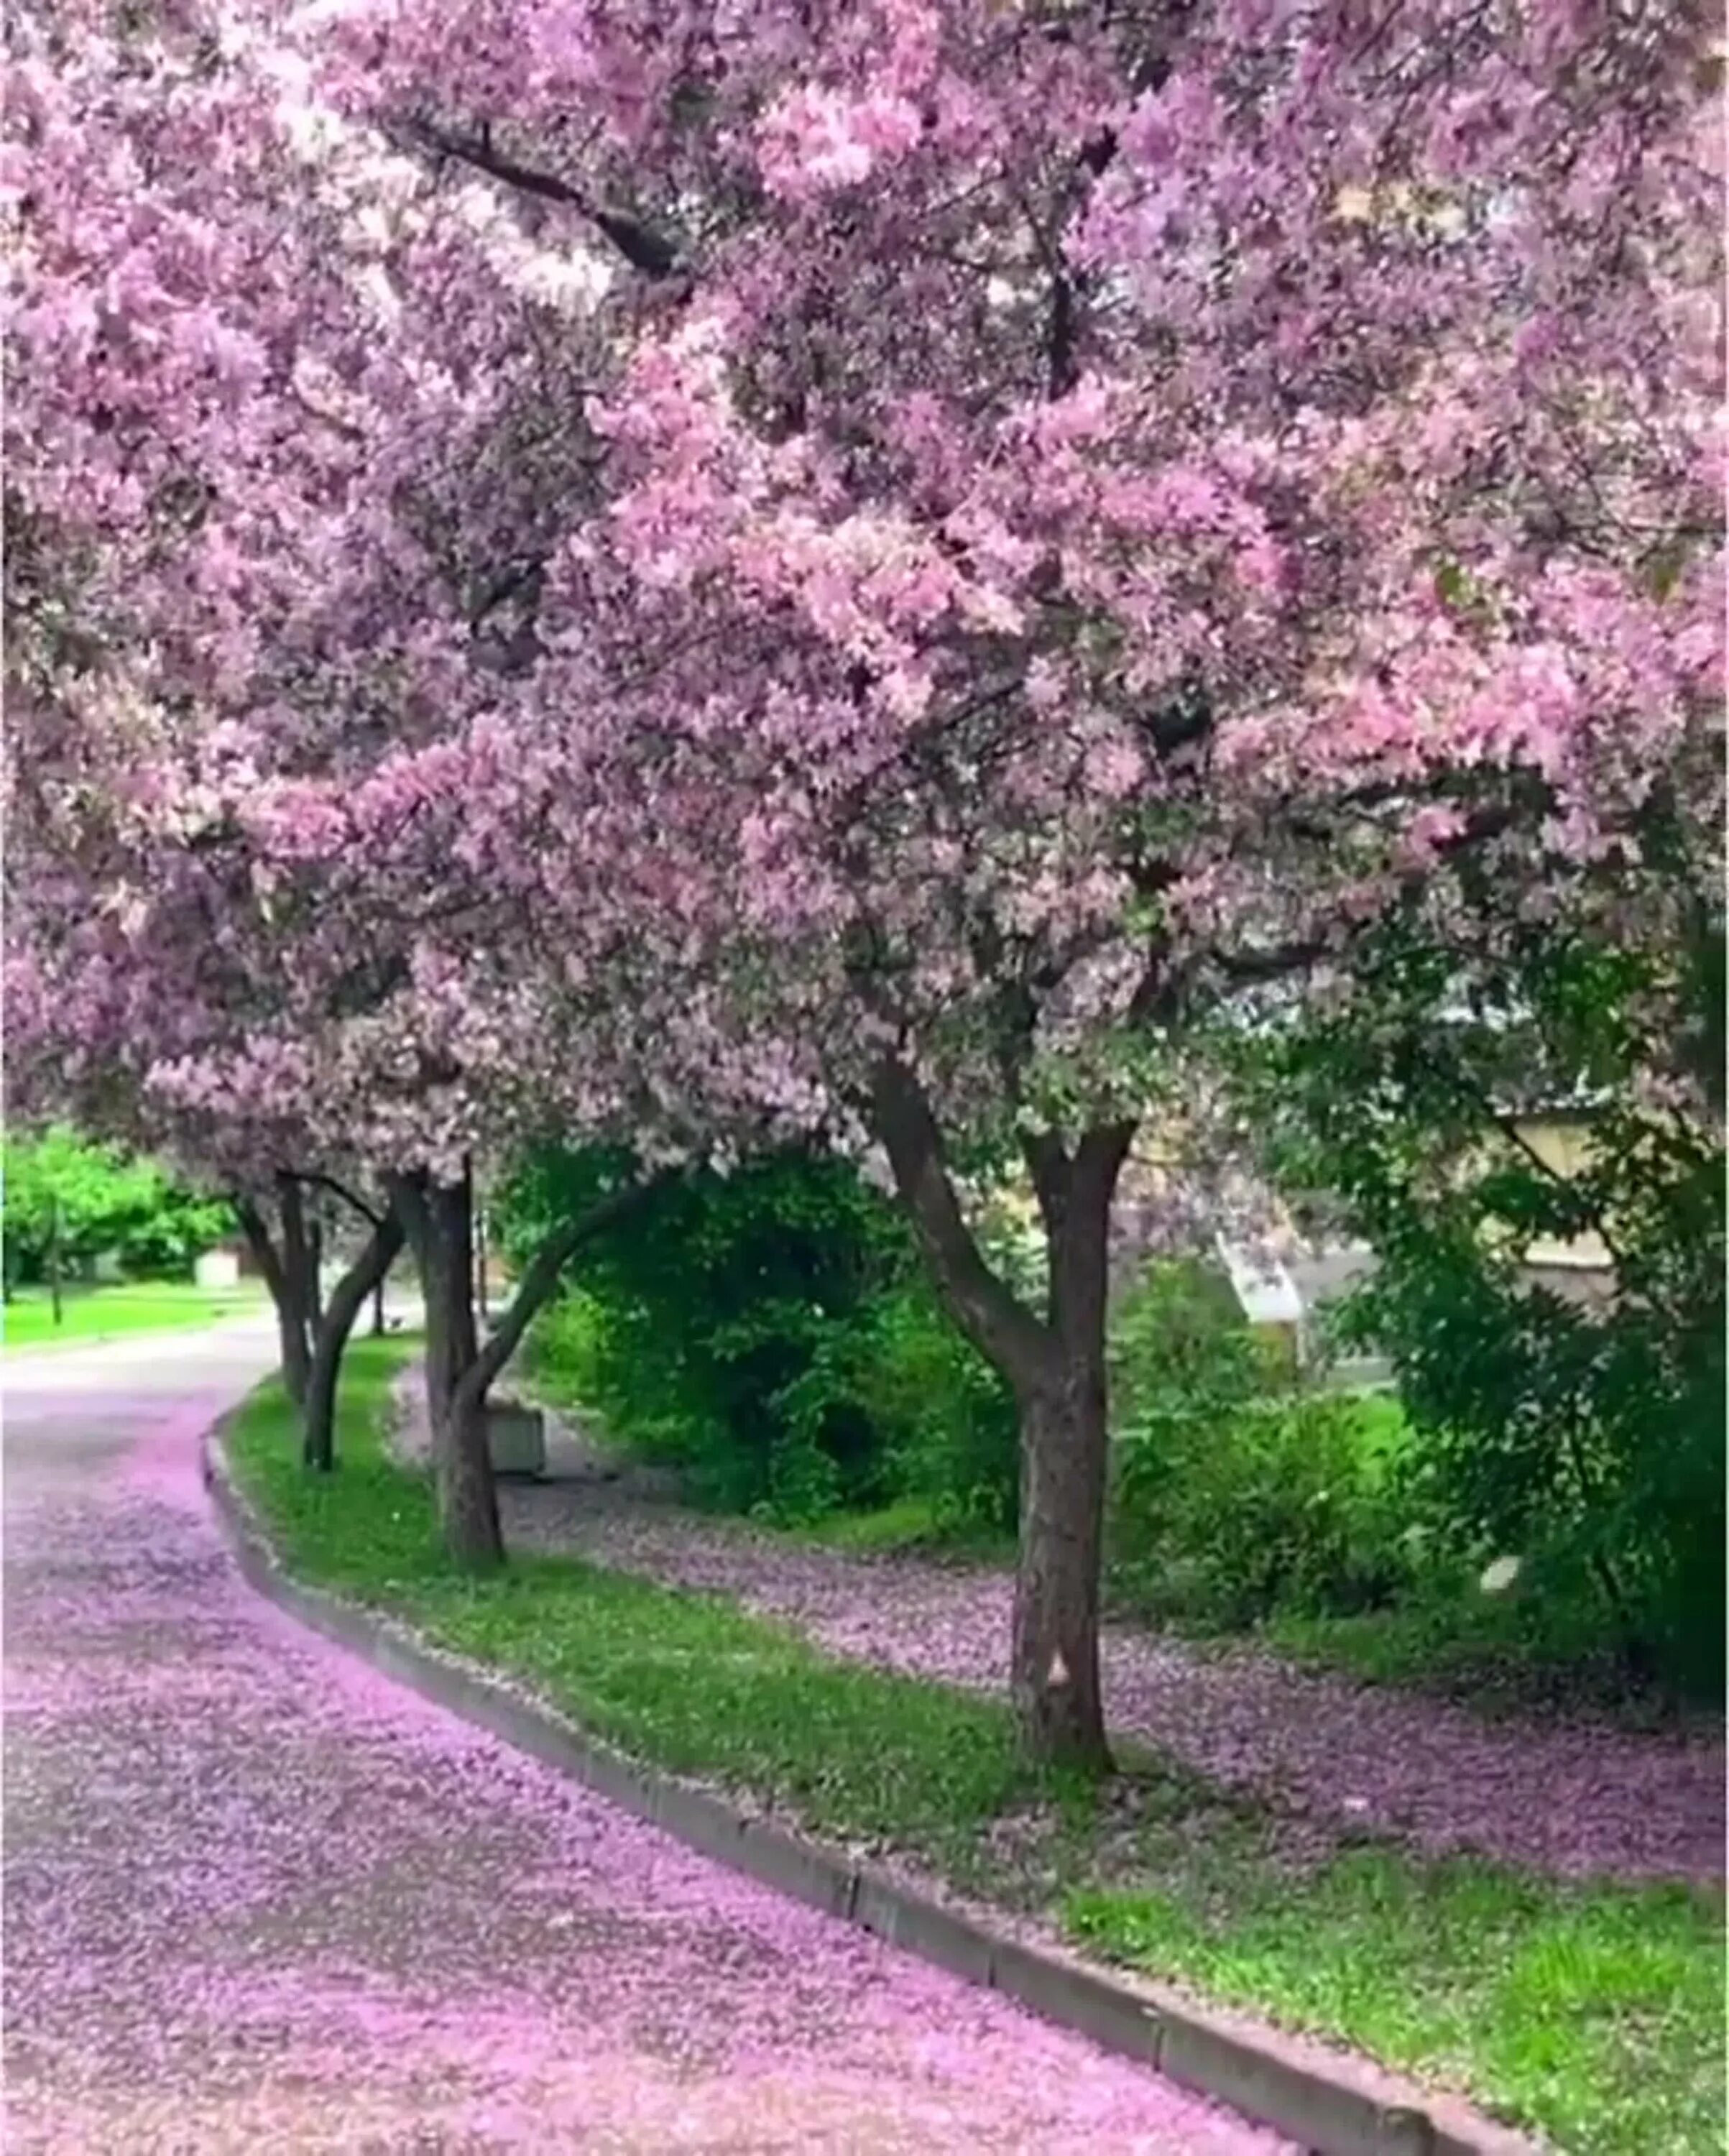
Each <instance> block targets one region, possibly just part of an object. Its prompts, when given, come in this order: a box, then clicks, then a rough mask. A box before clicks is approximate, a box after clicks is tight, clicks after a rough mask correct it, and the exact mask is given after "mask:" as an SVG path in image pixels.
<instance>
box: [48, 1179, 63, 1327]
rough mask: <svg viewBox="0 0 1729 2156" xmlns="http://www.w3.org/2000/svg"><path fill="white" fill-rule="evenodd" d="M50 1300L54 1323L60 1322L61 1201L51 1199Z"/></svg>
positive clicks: (49, 1218)
mask: <svg viewBox="0 0 1729 2156" xmlns="http://www.w3.org/2000/svg"><path fill="white" fill-rule="evenodd" d="M48 1299H49V1306H50V1307H51V1308H52V1310H53V1312H54V1323H55V1324H56V1325H58V1324H59V1322H60V1201H59V1199H58V1198H51V1199H49V1205H48Z"/></svg>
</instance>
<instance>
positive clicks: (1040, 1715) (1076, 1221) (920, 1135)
mask: <svg viewBox="0 0 1729 2156" xmlns="http://www.w3.org/2000/svg"><path fill="white" fill-rule="evenodd" d="M873 1106H874V1109H875V1116H874V1120H875V1127H876V1130H877V1134H878V1136H879V1137H880V1138H881V1139H882V1142H883V1143H884V1146H885V1148H886V1150H887V1152H888V1155H889V1159H890V1165H891V1166H892V1167H893V1168H894V1171H895V1185H896V1188H897V1189H898V1190H899V1192H900V1199H901V1202H902V1204H903V1205H904V1206H905V1208H906V1211H907V1213H908V1214H909V1216H910V1218H911V1222H912V1225H913V1228H914V1230H915V1233H916V1236H917V1239H918V1241H919V1244H920V1246H921V1250H922V1251H923V1253H924V1255H925V1258H926V1262H927V1264H928V1265H929V1266H930V1269H931V1276H932V1277H933V1279H934V1280H935V1281H936V1286H937V1289H938V1291H939V1292H940V1294H941V1296H942V1299H943V1301H944V1303H945V1305H946V1306H947V1308H948V1310H949V1312H950V1313H951V1315H952V1317H954V1319H955V1320H956V1322H957V1324H958V1325H959V1326H960V1327H962V1331H963V1332H966V1333H967V1337H969V1338H970V1339H971V1340H972V1342H973V1344H974V1345H975V1346H976V1347H977V1348H978V1349H979V1351H980V1353H982V1354H983V1355H984V1356H985V1357H987V1358H988V1360H989V1361H990V1362H992V1363H993V1364H994V1365H995V1366H996V1368H998V1371H1000V1372H1001V1373H1002V1374H1003V1378H1005V1379H1006V1381H1007V1382H1008V1385H1009V1387H1010V1389H1011V1390H1012V1391H1013V1394H1014V1398H1015V1402H1016V1404H1017V1407H1018V1413H1019V1421H1020V1499H1021V1517H1020V1533H1019V1543H1018V1560H1017V1564H1016V1570H1015V1593H1014V1619H1013V1640H1012V1644H1011V1655H1010V1681H1011V1688H1012V1694H1013V1703H1014V1710H1015V1718H1016V1723H1017V1727H1018V1734H1019V1738H1020V1742H1021V1745H1022V1748H1023V1749H1024V1752H1025V1753H1027V1755H1028V1757H1029V1758H1031V1759H1033V1760H1034V1761H1036V1762H1038V1763H1041V1764H1055V1763H1070V1764H1075V1765H1079V1766H1082V1767H1085V1768H1090V1769H1096V1770H1101V1771H1102V1770H1105V1769H1107V1768H1109V1766H1110V1764H1111V1754H1110V1748H1109V1746H1108V1744H1107V1743H1106V1735H1105V1717H1104V1705H1103V1697H1102V1688H1101V1683H1100V1675H1099V1588H1100V1568H1101V1556H1102V1549H1103V1539H1104V1512H1105V1483H1106V1464H1107V1459H1108V1450H1107V1435H1106V1433H1107V1420H1106V1376H1105V1305H1106V1293H1105V1291H1106V1250H1107V1245H1108V1240H1109V1227H1110V1217H1111V1196H1112V1193H1113V1192H1114V1191H1115V1189H1116V1178H1117V1174H1118V1172H1119V1171H1120V1169H1121V1165H1122V1161H1123V1158H1124V1156H1125V1154H1126V1152H1127V1150H1128V1146H1129V1141H1130V1138H1131V1136H1132V1133H1133V1127H1132V1125H1130V1124H1127V1123H1118V1124H1110V1125H1101V1126H1100V1127H1096V1128H1095V1129H1093V1130H1091V1131H1089V1132H1087V1133H1086V1134H1085V1136H1084V1137H1082V1138H1081V1140H1080V1142H1079V1144H1078V1145H1077V1146H1075V1147H1074V1148H1073V1149H1072V1150H1069V1149H1065V1147H1063V1146H1062V1145H1061V1144H1060V1143H1059V1142H1058V1141H1057V1140H1056V1139H1055V1138H1054V1137H1045V1138H1034V1139H1031V1140H1029V1142H1027V1145H1026V1147H1025V1150H1026V1154H1027V1159H1028V1163H1029V1167H1030V1168H1031V1169H1032V1171H1033V1179H1034V1187H1035V1188H1036V1190H1037V1192H1038V1196H1039V1210H1040V1213H1041V1214H1042V1216H1043V1218H1044V1226H1045V1232H1046V1235H1047V1238H1048V1240H1049V1253H1050V1291H1049V1304H1048V1307H1047V1310H1046V1312H1045V1314H1044V1317H1039V1316H1038V1315H1036V1314H1035V1313H1034V1312H1032V1311H1030V1310H1029V1309H1028V1308H1027V1307H1026V1306H1025V1305H1024V1303H1022V1302H1021V1301H1019V1299H1018V1297H1017V1296H1015V1295H1014V1294H1013V1291H1012V1290H1011V1289H1009V1287H1008V1286H1007V1285H1006V1284H1005V1283H1004V1282H1003V1281H1001V1280H1000V1279H999V1278H998V1276H997V1275H996V1274H995V1273H994V1272H993V1271H992V1270H991V1268H990V1266H989V1265H988V1264H987V1263H986V1261H985V1260H984V1257H983V1255H982V1253H981V1252H980V1250H979V1249H978V1246H977V1243H976V1241H975V1240H974V1239H973V1237H972V1233H971V1231H970V1229H968V1228H967V1224H966V1220H965V1219H964V1217H963V1215H962V1211H961V1208H960V1204H959V1202H958V1199H957V1196H956V1193H955V1189H954V1185H953V1183H952V1181H951V1179H950V1177H949V1174H948V1170H947V1165H946V1163H945V1161H944V1158H943V1148H942V1141H941V1132H939V1130H938V1128H937V1126H936V1120H935V1117H934V1116H933V1115H932V1113H931V1108H930V1105H929V1102H928V1101H927V1100H926V1097H925V1095H924V1093H923V1091H922V1090H921V1088H920V1086H919V1085H918V1082H917V1080H916V1078H915V1077H914V1075H912V1073H911V1071H909V1070H907V1069H906V1067H905V1065H900V1064H899V1063H897V1062H894V1061H889V1062H885V1064H884V1065H882V1066H880V1069H879V1071H878V1073H877V1076H876V1081H875V1086H874V1088H873Z"/></svg>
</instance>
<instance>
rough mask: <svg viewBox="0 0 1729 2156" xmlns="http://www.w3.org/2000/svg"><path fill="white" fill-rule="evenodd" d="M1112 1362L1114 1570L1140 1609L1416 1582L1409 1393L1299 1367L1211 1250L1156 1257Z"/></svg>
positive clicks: (1270, 1601) (1189, 1615) (1252, 1616)
mask: <svg viewBox="0 0 1729 2156" xmlns="http://www.w3.org/2000/svg"><path fill="white" fill-rule="evenodd" d="M1111 1363H1112V1368H1111V1379H1112V1387H1113V1399H1114V1403H1115V1413H1114V1417H1113V1423H1114V1430H1115V1435H1116V1472H1115V1476H1114V1487H1113V1498H1112V1511H1111V1572H1112V1577H1113V1583H1114V1584H1115V1586H1116V1589H1118V1591H1119V1592H1121V1594H1124V1595H1126V1597H1127V1598H1129V1599H1131V1600H1132V1601H1133V1602H1134V1603H1135V1604H1136V1606H1138V1607H1139V1608H1140V1609H1142V1610H1144V1611H1146V1612H1147V1613H1148V1614H1157V1615H1162V1616H1168V1617H1173V1618H1178V1619H1182V1620H1188V1621H1192V1622H1199V1623H1203V1624H1208V1625H1218V1626H1221V1627H1224V1628H1227V1629H1232V1630H1235V1629H1240V1628H1244V1627H1247V1626H1250V1625H1257V1624H1260V1623H1261V1622H1263V1621H1265V1620H1266V1619H1267V1618H1269V1617H1270V1616H1272V1615H1274V1614H1275V1613H1292V1614H1306V1615H1348V1614H1354V1613H1356V1612H1357V1611H1360V1610H1363V1609H1373V1608H1376V1607H1378V1606H1380V1605H1382V1604H1385V1603H1386V1602H1388V1600H1390V1599H1392V1598H1393V1596H1394V1595H1395V1594H1397V1593H1398V1591H1399V1590H1400V1589H1401V1588H1402V1587H1403V1586H1405V1585H1406V1584H1408V1581H1409V1580H1410V1578H1411V1577H1412V1573H1413V1566H1414V1563H1415V1560H1416V1558H1417V1555H1418V1552H1419V1548H1420V1540H1419V1537H1418V1536H1417V1535H1416V1534H1413V1532H1412V1521H1411V1517H1410V1513H1409V1511H1408V1506H1407V1502H1406V1499H1405V1496H1404V1492H1403V1487H1402V1484H1403V1475H1404V1471H1405V1470H1406V1468H1407V1466H1408V1460H1407V1458H1406V1451H1405V1436H1404V1431H1403V1424H1402V1421H1401V1419H1400V1416H1399V1414H1398V1409H1397V1407H1396V1406H1395V1405H1393V1404H1391V1403H1388V1402H1385V1401H1379V1400H1375V1399H1365V1398H1362V1397H1360V1396H1356V1395H1352V1394H1335V1393H1329V1392H1326V1391H1323V1390H1321V1389H1317V1388H1316V1387H1314V1386H1311V1385H1308V1384H1305V1383H1302V1382H1301V1381H1298V1380H1295V1379H1293V1378H1290V1376H1289V1374H1288V1373H1287V1372H1286V1370H1285V1368H1284V1366H1283V1364H1282V1362H1281V1359H1280V1358H1279V1357H1278V1356H1277V1354H1276V1353H1275V1352H1273V1351H1271V1350H1270V1349H1269V1348H1268V1347H1266V1346H1265V1344H1264V1343H1263V1342H1261V1341H1260V1340H1259V1339H1258V1338H1257V1337H1256V1336H1255V1335H1254V1333H1253V1332H1251V1331H1250V1330H1249V1327H1247V1326H1246V1325H1245V1324H1244V1322H1243V1321H1242V1318H1241V1317H1240V1314H1239V1312H1238V1309H1237V1306H1236V1304H1235V1301H1234V1297H1233V1296H1232V1295H1231V1291H1230V1289H1229V1285H1228V1284H1227V1283H1226V1282H1224V1281H1223V1280H1221V1279H1219V1278H1218V1277H1217V1276H1214V1275H1213V1274H1210V1273H1208V1271H1206V1270H1204V1269H1203V1268H1201V1267H1199V1266H1196V1265H1159V1266H1155V1267H1153V1268H1152V1269H1151V1270H1149V1271H1148V1272H1147V1275H1146V1276H1144V1277H1143V1278H1142V1281H1140V1282H1139V1283H1138V1284H1137V1286H1136V1287H1135V1288H1134V1289H1133V1290H1132V1291H1131V1292H1130V1294H1129V1295H1127V1296H1126V1297H1125V1298H1124V1301H1123V1303H1122V1305H1121V1308H1120V1309H1119V1311H1118V1312H1117V1313H1116V1317H1115V1320H1114V1322H1113V1327H1112V1338H1111Z"/></svg>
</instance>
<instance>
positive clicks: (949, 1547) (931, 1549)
mask: <svg viewBox="0 0 1729 2156" xmlns="http://www.w3.org/2000/svg"><path fill="white" fill-rule="evenodd" d="M798 1539H799V1540H800V1541H802V1542H815V1543H823V1544H824V1545H825V1546H826V1547H827V1548H829V1549H840V1550H850V1551H854V1552H855V1553H858V1554H859V1555H861V1556H863V1555H870V1556H879V1555H884V1554H886V1553H891V1552H893V1551H896V1550H923V1551H925V1552H926V1553H929V1554H930V1555H932V1556H937V1557H946V1558H955V1559H957V1561H960V1562H963V1563H971V1564H1012V1563H1013V1562H1014V1543H1013V1540H1012V1538H1011V1537H1008V1536H1006V1535H993V1534H991V1533H989V1532H987V1531H985V1530H983V1529H982V1528H981V1529H957V1528H955V1527H951V1526H950V1525H949V1524H948V1523H947V1522H946V1521H945V1520H943V1519H942V1518H941V1516H940V1514H939V1512H938V1509H937V1507H936V1505H935V1504H934V1503H933V1502H932V1501H931V1500H930V1499H929V1498H927V1497H897V1498H896V1499H895V1501H894V1502H893V1503H892V1504H890V1505H882V1506H879V1507H877V1508H876V1510H875V1511H874V1512H831V1513H829V1516H828V1517H827V1518H825V1519H821V1520H818V1521H816V1522H813V1525H811V1526H810V1527H801V1528H799V1529H798Z"/></svg>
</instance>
